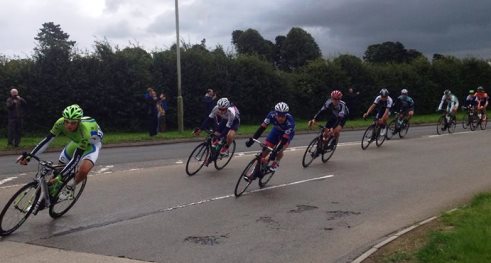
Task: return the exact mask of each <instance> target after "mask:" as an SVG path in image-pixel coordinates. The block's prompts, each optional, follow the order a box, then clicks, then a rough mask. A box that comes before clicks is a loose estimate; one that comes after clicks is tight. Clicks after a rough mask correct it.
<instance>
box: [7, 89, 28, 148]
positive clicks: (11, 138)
mask: <svg viewBox="0 0 491 263" xmlns="http://www.w3.org/2000/svg"><path fill="white" fill-rule="evenodd" d="M26 105H27V103H26V101H25V100H24V99H23V98H22V97H21V96H19V91H18V90H17V89H16V88H15V87H12V89H11V90H10V97H9V98H8V99H7V111H8V146H10V147H11V146H14V147H19V143H20V136H21V133H22V117H23V113H24V108H25V107H26Z"/></svg>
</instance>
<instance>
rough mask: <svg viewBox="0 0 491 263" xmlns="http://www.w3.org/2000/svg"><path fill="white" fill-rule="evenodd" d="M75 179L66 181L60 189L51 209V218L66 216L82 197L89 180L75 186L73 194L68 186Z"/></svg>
mask: <svg viewBox="0 0 491 263" xmlns="http://www.w3.org/2000/svg"><path fill="white" fill-rule="evenodd" d="M71 180H73V179H70V180H66V181H65V182H64V183H63V185H62V186H61V187H60V190H59V191H58V193H57V194H56V198H54V200H53V203H52V204H51V206H50V207H49V216H51V217H52V218H58V217H60V216H62V215H64V214H65V213H66V212H68V210H70V208H72V206H73V205H74V204H75V203H76V202H77V200H78V198H79V197H80V196H81V195H82V192H83V191H84V188H85V184H86V183H87V178H85V180H83V181H82V182H80V183H78V184H77V185H76V186H75V189H74V190H73V192H70V191H69V190H68V189H67V184H68V182H70V181H71Z"/></svg>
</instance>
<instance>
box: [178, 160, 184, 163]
mask: <svg viewBox="0 0 491 263" xmlns="http://www.w3.org/2000/svg"><path fill="white" fill-rule="evenodd" d="M176 163H177V164H183V163H184V162H183V161H182V160H178V161H177V162H176Z"/></svg>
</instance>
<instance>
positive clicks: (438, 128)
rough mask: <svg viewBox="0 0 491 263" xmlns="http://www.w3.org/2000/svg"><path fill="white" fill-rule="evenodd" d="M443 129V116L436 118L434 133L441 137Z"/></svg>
mask: <svg viewBox="0 0 491 263" xmlns="http://www.w3.org/2000/svg"><path fill="white" fill-rule="evenodd" d="M445 129H446V127H445V116H440V118H438V122H437V123H436V133H437V134H438V135H441V134H442V132H443V131H445Z"/></svg>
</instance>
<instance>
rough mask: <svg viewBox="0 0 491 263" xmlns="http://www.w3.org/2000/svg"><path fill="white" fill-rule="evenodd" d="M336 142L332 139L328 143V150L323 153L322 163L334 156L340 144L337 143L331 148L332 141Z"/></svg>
mask: <svg viewBox="0 0 491 263" xmlns="http://www.w3.org/2000/svg"><path fill="white" fill-rule="evenodd" d="M333 140H335V139H334V137H330V138H329V140H327V142H326V144H325V145H326V150H325V151H323V152H322V158H321V160H322V162H323V163H325V162H327V161H329V159H331V157H332V155H333V154H334V151H335V150H336V147H337V146H338V143H337V142H336V143H335V144H334V145H333V146H332V148H330V146H331V143H332V141H333Z"/></svg>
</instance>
